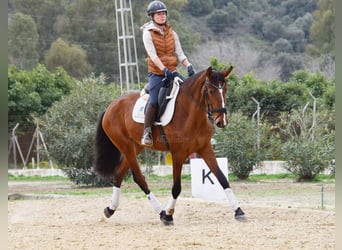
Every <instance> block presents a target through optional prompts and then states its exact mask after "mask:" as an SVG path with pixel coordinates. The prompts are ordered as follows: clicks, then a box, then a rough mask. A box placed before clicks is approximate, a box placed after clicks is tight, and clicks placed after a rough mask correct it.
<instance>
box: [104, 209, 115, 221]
mask: <svg viewBox="0 0 342 250" xmlns="http://www.w3.org/2000/svg"><path fill="white" fill-rule="evenodd" d="M103 212H104V215H105V216H106V217H107V218H109V217H111V216H112V215H113V214H114V212H115V210H113V209H110V208H109V207H106V208H105V209H104V210H103Z"/></svg>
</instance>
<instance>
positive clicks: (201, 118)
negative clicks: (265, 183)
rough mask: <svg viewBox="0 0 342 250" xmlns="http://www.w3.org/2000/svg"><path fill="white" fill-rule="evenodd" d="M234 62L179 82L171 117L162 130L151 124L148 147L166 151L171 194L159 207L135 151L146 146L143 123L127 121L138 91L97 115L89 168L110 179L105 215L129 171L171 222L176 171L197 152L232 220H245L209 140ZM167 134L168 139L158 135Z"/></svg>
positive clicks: (221, 114)
mask: <svg viewBox="0 0 342 250" xmlns="http://www.w3.org/2000/svg"><path fill="white" fill-rule="evenodd" d="M232 70H233V66H230V67H229V68H228V69H224V70H220V71H219V70H215V69H213V68H212V67H211V66H210V67H208V68H207V69H204V70H202V71H200V72H197V73H196V74H194V75H193V76H191V77H188V78H187V79H185V80H184V82H183V83H182V84H181V86H180V89H179V93H178V96H177V100H176V103H175V107H174V108H175V110H174V116H173V118H172V120H171V121H170V123H169V124H167V125H165V126H164V127H163V130H164V133H162V132H161V131H160V130H159V129H158V128H157V126H153V129H152V137H153V145H152V146H149V148H150V149H152V150H157V151H169V152H171V155H172V172H173V185H172V189H171V197H170V198H169V201H168V203H167V205H166V207H165V208H164V207H163V206H162V204H161V203H160V202H159V201H158V199H157V198H156V196H155V195H154V194H153V193H152V191H151V190H150V189H149V186H148V184H147V182H146V180H145V177H144V175H143V174H142V172H141V170H140V167H139V164H138V161H137V155H138V154H139V153H140V152H141V151H142V150H143V149H144V147H145V145H142V144H141V142H140V139H141V136H142V133H143V124H140V123H137V122H135V121H134V120H133V119H132V110H133V107H134V104H135V102H136V101H137V99H138V98H139V96H140V94H139V92H130V93H126V94H123V95H121V96H120V97H118V98H116V99H114V100H113V101H112V102H111V103H110V104H109V106H108V107H107V108H106V110H105V111H104V112H102V113H101V114H100V115H99V119H98V124H97V128H96V133H95V140H94V141H95V146H94V147H95V157H94V166H93V172H95V173H96V174H97V175H99V176H101V177H102V178H105V179H111V180H113V184H114V185H113V193H112V197H111V200H110V204H109V206H107V207H105V209H104V215H105V216H106V217H107V218H110V217H111V216H112V215H113V214H114V212H115V210H116V209H117V208H118V206H119V202H120V194H121V188H120V186H121V184H122V181H123V180H124V177H125V175H126V173H127V172H128V170H129V169H130V170H131V172H132V176H133V180H134V181H135V183H136V184H137V185H138V186H139V187H140V189H141V190H142V191H143V192H144V193H145V195H146V196H147V198H148V200H149V201H150V203H151V205H152V207H153V209H154V211H155V212H156V213H157V214H159V217H160V220H161V221H162V223H163V224H165V225H173V214H174V211H175V206H176V201H177V198H178V196H179V195H180V193H181V172H182V166H183V163H184V162H185V160H186V159H187V158H188V157H189V156H190V155H191V154H193V153H197V155H199V156H200V157H201V158H202V159H203V160H204V161H205V163H206V164H207V165H208V167H209V169H210V170H211V172H212V173H213V174H214V175H215V176H216V178H217V180H218V182H219V183H220V185H221V186H222V189H223V191H224V192H225V195H226V197H227V200H228V202H229V203H230V205H231V207H232V209H233V211H234V218H235V219H236V220H238V221H246V220H247V217H246V215H245V213H244V211H243V210H242V209H241V207H240V205H239V202H238V200H237V198H236V196H235V194H234V192H233V190H232V188H231V186H230V183H229V181H228V178H227V177H226V176H225V175H224V174H223V172H222V171H221V170H220V168H219V166H218V163H217V160H216V157H215V153H214V150H213V147H212V145H211V138H212V134H213V130H214V125H216V126H217V127H218V128H224V127H225V126H226V125H227V123H228V119H227V110H226V92H227V88H228V87H227V85H228V77H229V75H230V73H231V72H232ZM163 135H165V136H166V138H167V143H165V140H164V139H163Z"/></svg>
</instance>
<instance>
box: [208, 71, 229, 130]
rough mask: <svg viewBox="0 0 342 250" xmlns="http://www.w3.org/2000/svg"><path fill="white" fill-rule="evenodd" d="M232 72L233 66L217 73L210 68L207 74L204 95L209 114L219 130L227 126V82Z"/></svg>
mask: <svg viewBox="0 0 342 250" xmlns="http://www.w3.org/2000/svg"><path fill="white" fill-rule="evenodd" d="M232 70H233V66H231V67H230V68H229V69H226V70H222V71H216V70H213V69H212V67H209V68H208V69H207V72H206V80H205V84H204V88H205V90H204V91H205V92H204V95H205V101H206V105H207V106H208V107H207V108H208V114H209V116H210V117H211V118H212V119H213V121H214V123H215V125H216V126H217V127H219V128H224V127H225V126H226V125H227V109H226V92H227V80H228V77H229V75H230V73H231V72H232Z"/></svg>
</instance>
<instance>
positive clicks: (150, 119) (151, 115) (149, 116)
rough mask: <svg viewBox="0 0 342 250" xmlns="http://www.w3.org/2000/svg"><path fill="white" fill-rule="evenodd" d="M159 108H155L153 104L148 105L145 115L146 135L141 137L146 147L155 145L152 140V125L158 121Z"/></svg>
mask: <svg viewBox="0 0 342 250" xmlns="http://www.w3.org/2000/svg"><path fill="white" fill-rule="evenodd" d="M157 110H158V109H157V108H155V107H153V106H152V105H151V104H148V107H147V109H146V114H145V122H144V133H143V136H142V137H141V144H142V145H146V146H152V145H153V138H152V125H153V123H154V121H155V119H156V115H157Z"/></svg>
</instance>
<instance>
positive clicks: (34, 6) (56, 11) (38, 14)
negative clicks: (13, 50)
mask: <svg viewBox="0 0 342 250" xmlns="http://www.w3.org/2000/svg"><path fill="white" fill-rule="evenodd" d="M11 2H12V4H13V8H14V11H15V12H21V13H24V14H25V15H28V16H31V17H32V18H33V20H34V21H35V23H36V25H37V31H38V34H39V40H38V47H37V51H38V54H39V62H41V60H42V58H43V57H44V53H45V51H46V50H47V49H48V48H49V47H50V45H51V42H52V41H54V40H56V38H57V34H56V32H55V29H54V25H55V22H56V20H57V19H58V18H59V16H60V15H61V14H62V13H63V12H64V11H65V9H64V7H65V4H66V1H64V0H11Z"/></svg>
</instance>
